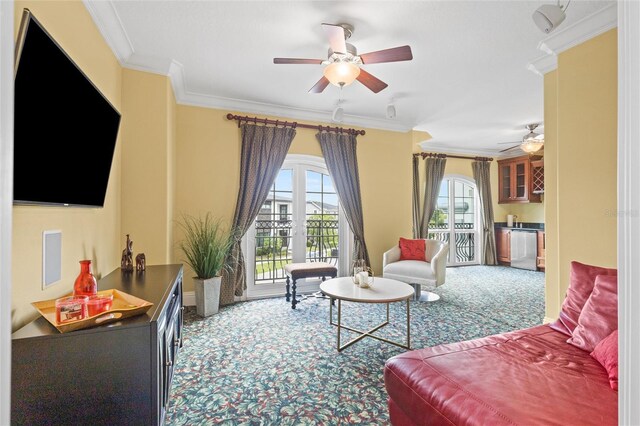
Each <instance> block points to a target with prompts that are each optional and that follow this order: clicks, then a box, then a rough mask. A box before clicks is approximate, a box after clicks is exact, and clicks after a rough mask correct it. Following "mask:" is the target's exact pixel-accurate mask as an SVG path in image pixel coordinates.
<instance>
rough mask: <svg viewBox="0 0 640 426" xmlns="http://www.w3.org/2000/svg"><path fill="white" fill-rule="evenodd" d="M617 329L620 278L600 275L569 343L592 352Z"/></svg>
mask: <svg viewBox="0 0 640 426" xmlns="http://www.w3.org/2000/svg"><path fill="white" fill-rule="evenodd" d="M617 329H618V277H617V276H615V275H598V276H597V277H596V283H595V285H594V286H593V292H592V293H591V296H589V299H587V303H585V304H584V308H582V312H580V317H579V318H578V326H577V327H576V329H575V330H573V336H572V337H571V338H570V339H569V340H567V343H571V344H572V345H573V346H576V347H578V348H580V349H582V350H585V351H587V352H591V351H592V350H593V349H594V348H595V347H596V345H597V344H598V343H600V341H601V340H602V339H604V338H605V337H607V336H608V335H610V334H611V332H612V331H614V330H617Z"/></svg>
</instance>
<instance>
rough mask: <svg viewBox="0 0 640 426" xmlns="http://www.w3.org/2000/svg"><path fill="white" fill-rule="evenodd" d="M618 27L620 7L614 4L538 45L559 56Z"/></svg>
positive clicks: (545, 50)
mask: <svg viewBox="0 0 640 426" xmlns="http://www.w3.org/2000/svg"><path fill="white" fill-rule="evenodd" d="M617 26H618V5H617V3H615V2H614V3H612V4H610V5H608V6H606V7H603V8H602V9H600V10H598V11H596V12H594V13H592V14H591V15H589V16H586V17H584V18H583V19H581V20H579V21H578V22H576V23H575V24H573V25H571V26H568V27H566V28H563V29H562V30H560V31H558V32H556V33H554V34H552V35H550V36H549V37H547V38H545V39H544V40H542V41H541V42H540V43H539V44H538V49H540V50H542V51H543V52H545V53H547V54H549V55H558V54H560V53H562V52H564V51H565V50H568V49H571V48H572V47H574V46H577V45H578V44H580V43H584V42H585V41H587V40H589V39H591V38H593V37H596V36H598V35H600V34H602V33H604V32H606V31H609V30H611V29H613V28H616V27H617Z"/></svg>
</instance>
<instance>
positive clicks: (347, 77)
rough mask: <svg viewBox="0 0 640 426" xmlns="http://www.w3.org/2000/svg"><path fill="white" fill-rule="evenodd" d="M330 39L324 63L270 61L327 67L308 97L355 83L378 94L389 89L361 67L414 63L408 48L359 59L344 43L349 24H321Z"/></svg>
mask: <svg viewBox="0 0 640 426" xmlns="http://www.w3.org/2000/svg"><path fill="white" fill-rule="evenodd" d="M322 29H323V30H324V32H325V34H326V36H327V38H328V39H329V46H330V47H329V52H328V55H327V59H326V60H322V59H300V58H273V63H274V64H316V65H326V67H325V68H324V70H323V76H322V78H321V79H320V80H318V82H317V83H316V84H315V85H314V86H313V87H312V88H311V89H310V90H309V92H310V93H322V92H323V91H324V89H326V88H327V86H328V85H329V83H331V84H334V85H336V86H338V87H341V88H342V87H344V86H348V85H349V84H351V83H353V82H354V81H355V80H358V81H359V82H360V83H362V84H364V85H365V86H366V87H367V88H368V89H369V90H371V91H372V92H374V93H378V92H380V91H381V90H384V89H385V88H386V87H387V86H388V85H387V83H385V82H384V81H382V80H380V79H378V78H376V77H374V76H373V75H371V74H369V73H368V72H366V71H365V70H364V69H362V68H361V65H367V64H379V63H384V62H398V61H410V60H412V59H413V54H412V53H411V47H409V46H400V47H394V48H391V49H384V50H378V51H376V52H369V53H364V54H362V55H358V51H357V49H356V47H355V46H354V45H353V44H351V43H347V40H348V39H349V38H350V37H351V34H353V26H351V25H349V24H338V25H333V24H322Z"/></svg>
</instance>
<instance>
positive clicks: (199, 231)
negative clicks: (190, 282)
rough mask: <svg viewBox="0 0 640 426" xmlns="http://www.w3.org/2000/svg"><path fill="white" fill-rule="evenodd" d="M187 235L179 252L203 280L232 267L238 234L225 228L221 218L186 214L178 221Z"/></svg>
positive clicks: (181, 243) (208, 214)
mask: <svg viewBox="0 0 640 426" xmlns="http://www.w3.org/2000/svg"><path fill="white" fill-rule="evenodd" d="M179 225H180V227H181V228H182V230H183V232H184V240H183V241H181V242H180V249H181V250H182V252H183V253H184V255H185V257H186V259H185V262H186V263H187V264H188V265H189V266H190V267H191V269H193V271H194V272H195V273H196V275H197V277H198V278H200V279H203V280H206V279H209V278H213V277H217V276H219V275H220V273H221V272H222V271H223V270H224V269H228V268H230V266H231V265H230V262H229V257H228V255H229V252H230V250H231V247H232V245H233V242H234V239H235V232H234V231H233V230H232V229H228V228H226V227H225V226H224V222H223V221H222V220H220V219H214V218H213V217H212V216H211V214H210V213H207V214H206V215H205V216H204V217H202V216H200V217H193V216H188V215H183V216H182V220H181V221H180V222H179Z"/></svg>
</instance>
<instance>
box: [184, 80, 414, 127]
mask: <svg viewBox="0 0 640 426" xmlns="http://www.w3.org/2000/svg"><path fill="white" fill-rule="evenodd" d="M175 87H178V90H179V91H178V92H175V95H176V101H177V102H178V103H179V104H181V105H191V106H198V107H204V108H215V109H226V110H229V111H233V112H243V113H248V114H258V115H266V116H274V117H286V118H292V119H295V120H305V121H315V122H321V123H332V124H333V125H334V126H335V125H336V124H337V125H339V126H345V125H349V126H356V127H364V128H367V129H379V130H390V131H394V132H408V131H410V130H411V126H410V125H408V124H405V123H402V122H399V121H397V120H387V119H378V118H370V117H360V116H356V115H348V114H345V115H344V120H343V121H342V123H333V122H332V121H331V111H322V110H311V109H302V108H294V107H288V106H283V105H275V104H268V103H263V102H253V101H245V100H241V99H233V98H224V97H221V96H213V95H206V94H202V93H193V92H186V91H182V90H181V88H180V86H178V85H176V84H175V83H174V88H175ZM174 90H175V89H174Z"/></svg>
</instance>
